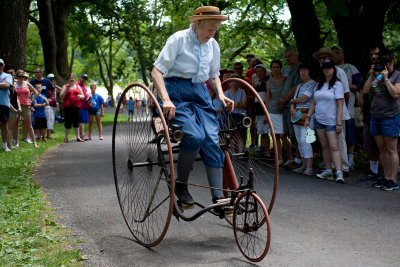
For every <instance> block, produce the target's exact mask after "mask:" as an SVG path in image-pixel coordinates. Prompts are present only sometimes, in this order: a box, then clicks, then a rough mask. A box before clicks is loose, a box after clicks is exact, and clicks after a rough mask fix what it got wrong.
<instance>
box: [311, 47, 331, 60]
mask: <svg viewBox="0 0 400 267" xmlns="http://www.w3.org/2000/svg"><path fill="white" fill-rule="evenodd" d="M322 54H325V55H330V56H331V57H332V59H333V60H335V59H336V53H335V52H333V50H332V49H330V48H329V47H321V48H320V49H319V50H318V51H317V52H314V53H313V54H312V56H313V58H315V59H316V60H318V57H319V56H320V55H322Z"/></svg>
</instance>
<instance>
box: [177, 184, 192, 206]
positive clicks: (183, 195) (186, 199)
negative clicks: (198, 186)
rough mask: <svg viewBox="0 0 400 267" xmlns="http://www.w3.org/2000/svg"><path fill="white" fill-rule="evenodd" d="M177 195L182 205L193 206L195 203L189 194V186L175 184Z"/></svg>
mask: <svg viewBox="0 0 400 267" xmlns="http://www.w3.org/2000/svg"><path fill="white" fill-rule="evenodd" d="M175 195H176V196H177V197H178V199H179V200H180V202H181V203H183V204H186V205H189V206H192V205H194V201H193V198H192V196H191V195H190V193H189V190H188V188H187V184H181V183H176V184H175Z"/></svg>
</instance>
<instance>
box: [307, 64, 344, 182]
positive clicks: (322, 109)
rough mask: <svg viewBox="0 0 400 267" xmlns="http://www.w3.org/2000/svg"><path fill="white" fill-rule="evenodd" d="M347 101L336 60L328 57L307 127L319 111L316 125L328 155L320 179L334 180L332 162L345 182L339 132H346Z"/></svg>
mask: <svg viewBox="0 0 400 267" xmlns="http://www.w3.org/2000/svg"><path fill="white" fill-rule="evenodd" d="M343 102H344V91H343V85H342V83H341V82H340V81H339V80H338V78H337V76H336V68H335V63H334V62H333V61H332V60H330V59H326V60H325V61H324V62H323V63H322V66H321V71H320V75H319V79H318V85H317V89H316V91H315V93H314V100H313V102H312V104H311V107H310V109H309V111H308V114H307V117H306V121H305V123H304V126H305V127H306V128H309V127H310V118H311V116H312V114H313V113H314V111H315V118H314V127H315V129H316V130H317V134H318V138H319V142H320V144H321V148H322V154H323V156H324V161H325V166H326V170H324V171H323V172H322V173H320V174H317V177H318V178H320V179H327V180H333V175H332V161H333V163H334V164H335V167H336V179H335V182H338V183H344V178H343V172H342V168H341V160H340V153H339V133H340V132H341V131H342V112H343V107H342V106H343Z"/></svg>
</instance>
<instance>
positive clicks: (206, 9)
mask: <svg viewBox="0 0 400 267" xmlns="http://www.w3.org/2000/svg"><path fill="white" fill-rule="evenodd" d="M194 13H195V15H194V16H190V17H189V21H190V22H195V21H198V20H205V19H215V20H221V21H225V20H227V19H228V17H227V16H223V15H221V12H220V11H219V8H218V7H216V6H202V7H198V8H196V10H195V11H194Z"/></svg>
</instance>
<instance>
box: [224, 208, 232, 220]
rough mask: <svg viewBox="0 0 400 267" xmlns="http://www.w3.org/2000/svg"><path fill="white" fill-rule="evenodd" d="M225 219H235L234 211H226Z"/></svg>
mask: <svg viewBox="0 0 400 267" xmlns="http://www.w3.org/2000/svg"><path fill="white" fill-rule="evenodd" d="M224 212H225V218H229V217H233V209H227V210H224Z"/></svg>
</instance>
